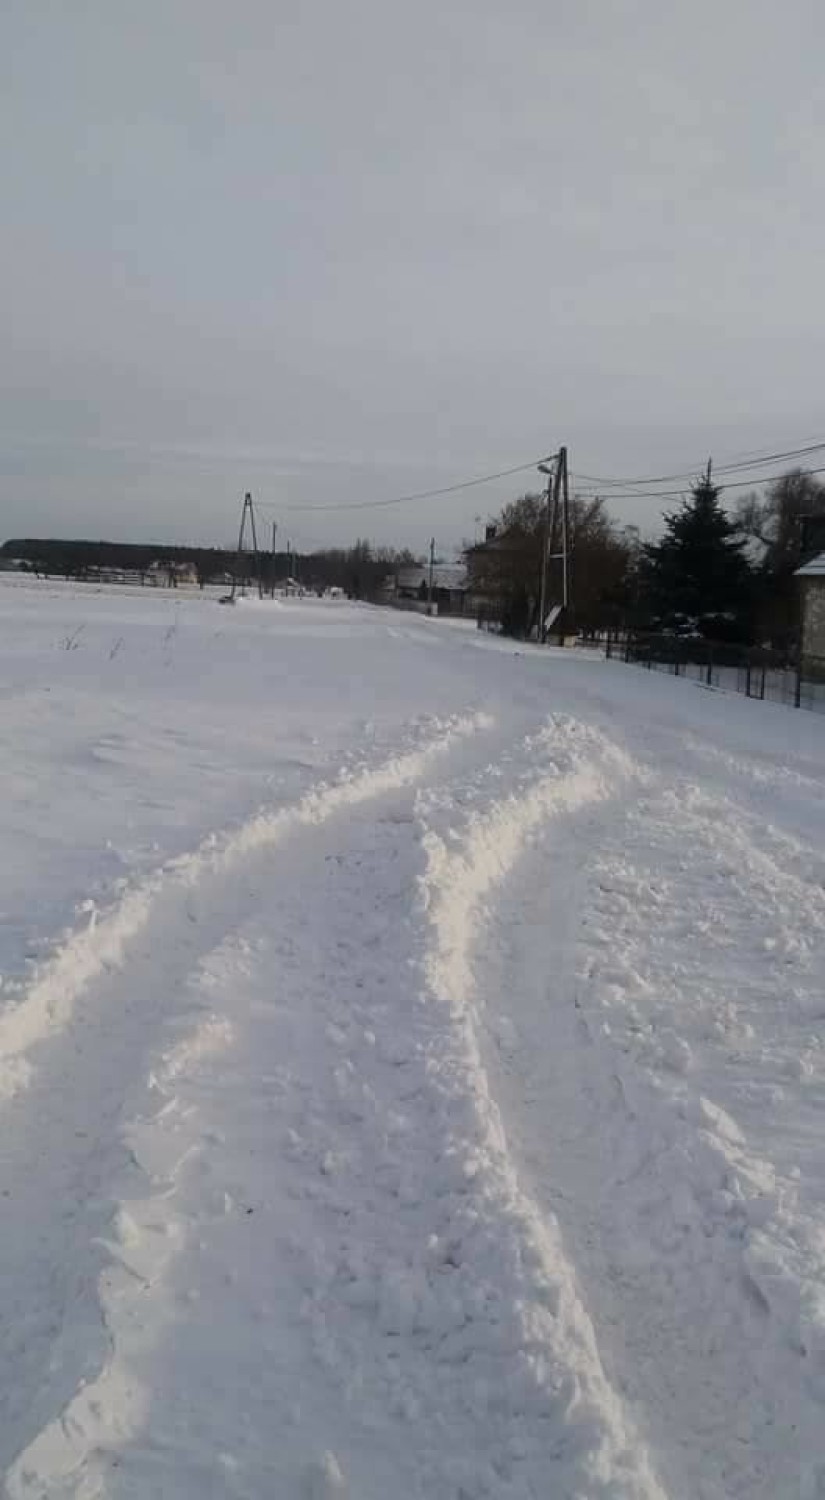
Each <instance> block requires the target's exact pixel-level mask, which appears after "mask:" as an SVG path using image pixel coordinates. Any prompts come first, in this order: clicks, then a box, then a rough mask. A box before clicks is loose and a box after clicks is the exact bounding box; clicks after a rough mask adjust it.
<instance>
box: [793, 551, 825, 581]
mask: <svg viewBox="0 0 825 1500" xmlns="http://www.w3.org/2000/svg"><path fill="white" fill-rule="evenodd" d="M796 576H797V578H825V552H820V553H818V554H817V556H816V557H811V558H809V559H808V561H807V562H806V563H803V565H802V567H801V568H797V570H796Z"/></svg>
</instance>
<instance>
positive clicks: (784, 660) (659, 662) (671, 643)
mask: <svg viewBox="0 0 825 1500" xmlns="http://www.w3.org/2000/svg"><path fill="white" fill-rule="evenodd" d="M605 654H606V655H607V657H608V658H610V659H613V660H617V661H625V662H634V663H635V664H636V665H637V666H641V667H647V668H648V670H649V671H656V672H669V673H671V674H672V675H673V676H675V677H688V678H691V679H692V680H693V681H694V682H702V683H704V684H705V686H706V687H712V688H723V689H725V690H726V691H727V692H733V693H744V695H745V697H747V698H759V699H761V700H763V701H766V702H770V703H785V704H788V705H789V706H790V707H792V708H808V709H813V710H814V711H818V712H819V713H825V657H821V656H803V657H799V658H797V659H796V660H792V659H790V658H789V657H788V655H787V653H785V652H781V651H772V650H769V649H767V648H766V647H763V646H735V645H731V644H730V643H728V642H726V641H706V640H701V639H688V638H684V637H681V636H671V635H649V634H645V633H639V632H627V633H619V634H608V635H607V637H606V642H605Z"/></svg>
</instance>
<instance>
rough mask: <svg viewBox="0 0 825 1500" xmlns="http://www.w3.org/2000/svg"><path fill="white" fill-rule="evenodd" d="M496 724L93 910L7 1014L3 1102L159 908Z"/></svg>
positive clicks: (456, 735)
mask: <svg viewBox="0 0 825 1500" xmlns="http://www.w3.org/2000/svg"><path fill="white" fill-rule="evenodd" d="M492 722H493V721H492V720H491V719H490V718H488V717H487V716H486V715H484V714H475V715H471V716H467V717H464V718H461V717H456V718H455V719H454V720H453V721H452V722H448V724H447V726H446V728H445V730H444V732H443V733H442V734H440V735H438V736H436V737H435V738H434V739H433V740H432V742H431V743H429V744H425V745H423V746H421V747H420V748H417V749H415V750H412V751H409V752H407V753H406V754H400V755H397V756H395V757H393V758H391V759H390V760H388V761H386V762H385V763H384V764H383V765H381V766H379V767H377V768H376V767H373V768H369V769H367V770H363V771H360V772H357V773H356V774H354V775H350V776H348V777H347V778H346V779H342V780H340V781H339V782H337V783H334V784H333V785H331V786H321V787H318V788H315V789H313V790H312V791H310V792H309V793H308V794H307V795H306V796H305V797H304V798H302V800H301V801H300V802H299V803H298V804H297V805H296V806H293V807H285V808H280V809H278V810H277V811H275V812H269V811H261V812H258V813H256V814H255V815H254V816H253V817H251V818H249V819H248V820H247V821H246V822H245V823H243V824H242V825H241V827H240V828H238V829H236V830H234V831H233V832H231V833H229V834H225V835H223V836H221V835H215V834H212V835H210V836H209V837H208V838H206V839H205V840H204V841H203V842H202V843H201V844H200V846H199V847H198V848H197V849H196V850H195V851H194V852H193V853H191V854H186V855H183V856H180V857H178V858H177V859H173V860H171V861H170V862H169V863H168V864H167V865H165V866H164V867H163V868H162V869H161V870H159V871H157V872H155V873H154V874H152V875H150V876H149V877H148V878H147V879H145V880H143V881H142V882H141V883H140V884H139V885H138V886H136V887H135V888H134V889H133V890H130V891H127V892H126V893H125V894H124V895H123V896H122V897H121V898H120V900H119V901H118V902H117V903H116V904H115V905H114V906H113V907H111V908H110V909H109V910H108V911H106V912H104V913H103V914H98V913H97V912H96V911H93V912H92V917H91V921H90V923H89V925H88V927H86V928H83V929H81V930H80V931H79V932H76V933H74V934H73V935H72V936H71V937H70V938H69V939H68V941H67V942H65V943H64V944H63V946H62V947H61V948H60V949H59V950H58V952H57V953H56V954H55V955H54V956H53V958H52V959H51V960H50V961H49V962H48V963H47V964H46V965H45V966H44V968H43V970H42V972H41V973H40V974H39V975H38V976H37V977H36V978H35V980H34V982H33V983H32V985H31V986H30V987H29V989H28V991H27V992H26V994H25V995H24V997H23V998H22V999H21V1000H19V1001H17V1002H15V1003H14V1004H13V1005H10V1006H8V1007H6V1008H5V1009H3V1010H2V1011H0V1100H2V1099H3V1098H9V1097H12V1096H13V1095H14V1094H15V1093H17V1092H18V1090H19V1089H21V1088H24V1087H26V1085H27V1083H28V1081H29V1077H30V1069H29V1065H28V1062H27V1059H26V1056H25V1054H26V1053H27V1052H28V1051H29V1049H30V1048H31V1047H32V1046H33V1045H34V1044H35V1043H37V1042H39V1041H42V1040H43V1039H44V1038H47V1037H49V1036H51V1035H53V1034H54V1033H55V1031H57V1030H59V1029H61V1028H63V1027H65V1026H66V1025H67V1023H68V1022H69V1020H70V1019H71V1016H72V1012H73V1010H74V1007H75V1005H76V1003H77V1001H78V998H79V997H80V996H81V995H82V994H83V993H84V991H86V990H87V989H88V987H89V986H90V985H91V984H92V983H94V981H96V980H98V979H100V978H101V977H102V976H111V975H114V974H115V973H116V972H117V971H118V970H119V969H121V968H122V967H123V965H124V964H125V963H126V961H127V959H128V956H129V954H130V952H131V950H132V948H133V946H134V943H135V940H136V939H137V938H138V937H139V936H140V935H141V934H142V933H143V932H144V931H145V929H146V928H147V926H148V924H149V922H150V920H151V918H152V916H153V913H154V912H155V910H156V909H157V907H158V905H159V904H161V903H163V902H166V901H168V900H175V899H180V897H181V896H182V895H183V896H185V894H186V893H187V892H192V891H197V889H198V887H199V886H200V885H201V884H202V883H203V882H204V881H205V880H208V879H209V878H210V877H215V876H220V875H223V876H229V875H231V874H232V872H233V871H236V870H241V869H242V868H243V866H244V864H245V863H246V861H248V859H249V858H250V857H251V856H252V855H254V854H256V853H259V852H263V851H264V850H266V849H270V848H272V847H273V846H275V845H276V844H278V843H279V842H280V841H281V840H283V839H285V838H286V837H287V836H288V835H289V834H290V833H292V832H293V831H295V830H296V829H298V828H301V827H310V826H312V825H314V824H317V823H319V822H322V821H323V820H324V819H325V818H328V817H331V816H332V815H333V814H334V813H336V812H338V811H340V810H341V809H343V808H345V807H347V806H355V805H357V804H358V803H361V802H363V801H365V800H368V799H369V798H372V797H379V796H381V795H382V794H383V793H385V792H387V791H391V790H392V789H394V788H396V787H401V786H404V785H405V784H406V783H408V782H409V781H412V780H414V779H415V778H417V777H420V776H422V775H423V774H424V772H425V771H426V770H427V768H428V766H429V765H430V764H431V762H432V760H433V758H434V757H437V756H438V755H440V754H442V753H443V752H444V751H446V750H448V749H449V748H450V746H451V745H454V744H456V743H457V742H459V741H460V740H461V739H463V738H466V737H467V736H470V735H472V734H474V733H476V732H477V731H478V730H480V729H489V728H491V727H492Z"/></svg>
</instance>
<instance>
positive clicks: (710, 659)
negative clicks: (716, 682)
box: [705, 644, 713, 687]
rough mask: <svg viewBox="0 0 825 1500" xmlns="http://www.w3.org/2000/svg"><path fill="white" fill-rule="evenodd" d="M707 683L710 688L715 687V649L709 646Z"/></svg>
mask: <svg viewBox="0 0 825 1500" xmlns="http://www.w3.org/2000/svg"><path fill="white" fill-rule="evenodd" d="M705 681H706V683H707V685H708V687H713V647H712V646H711V645H710V644H708V667H707V675H706V677H705Z"/></svg>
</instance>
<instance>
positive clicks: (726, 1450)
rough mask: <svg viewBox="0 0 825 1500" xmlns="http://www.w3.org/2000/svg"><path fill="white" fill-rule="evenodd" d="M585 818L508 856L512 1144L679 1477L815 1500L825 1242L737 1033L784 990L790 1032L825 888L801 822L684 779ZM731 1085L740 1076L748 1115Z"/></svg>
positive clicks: (655, 1439) (494, 964)
mask: <svg viewBox="0 0 825 1500" xmlns="http://www.w3.org/2000/svg"><path fill="white" fill-rule="evenodd" d="M579 833H580V831H579V830H577V832H576V836H575V837H568V838H566V839H565V838H563V839H562V841H561V844H560V846H559V845H556V844H554V845H553V846H552V847H551V846H549V845H545V844H542V845H540V846H539V847H537V849H536V851H535V852H534V853H533V854H531V856H530V858H529V859H528V860H527V862H526V864H525V866H523V867H522V868H521V869H520V870H519V871H517V872H516V873H515V879H514V880H513V882H512V884H511V885H510V886H508V887H507V888H506V889H505V891H504V892H503V900H502V902H501V904H500V905H499V906H498V907H497V909H495V910H494V911H492V912H491V913H490V920H489V927H490V930H489V932H488V933H487V934H486V937H485V940H484V941H483V943H482V948H481V953H480V956H479V961H478V965H477V972H478V974H479V976H483V980H481V988H482V994H483V995H484V996H486V998H487V1002H488V1021H487V1037H486V1048H485V1050H486V1055H487V1057H488V1059H489V1066H490V1067H491V1070H492V1073H493V1076H494V1077H495V1078H496V1079H497V1092H498V1095H499V1097H500V1098H501V1100H502V1106H503V1108H504V1111H505V1121H506V1124H507V1126H508V1129H509V1131H510V1133H511V1137H512V1138H513V1140H514V1142H515V1146H514V1149H515V1152H516V1155H517V1156H518V1158H519V1160H520V1161H521V1162H523V1163H524V1167H525V1171H526V1173H527V1174H528V1175H529V1178H530V1180H531V1182H532V1183H533V1185H534V1190H535V1191H536V1192H538V1194H539V1196H540V1198H541V1200H542V1201H543V1202H544V1203H546V1204H547V1205H548V1206H549V1207H550V1208H552V1209H554V1210H555V1211H556V1212H557V1213H558V1215H559V1218H560V1220H561V1223H562V1231H563V1234H564V1236H565V1239H566V1240H567V1242H568V1243H569V1244H570V1245H571V1248H572V1251H573V1254H574V1258H575V1262H576V1265H577V1267H578V1269H579V1274H580V1278H581V1280H582V1283H583V1285H584V1287H585V1292H586V1297H587V1302H588V1305H589V1307H590V1308H591V1309H592V1311H593V1315H594V1318H595V1323H596V1329H597V1335H598V1337H599V1340H600V1344H601V1347H602V1351H603V1355H604V1359H605V1363H606V1367H607V1370H608V1374H609V1376H610V1379H611V1382H612V1384H613V1385H614V1387H615V1388H617V1389H618V1390H619V1391H620V1392H621V1393H622V1394H623V1396H624V1397H625V1399H626V1400H627V1401H628V1403H629V1405H630V1407H631V1410H633V1411H636V1412H638V1420H639V1422H640V1425H641V1426H642V1428H643V1430H644V1431H645V1433H646V1434H647V1435H648V1436H649V1439H650V1441H651V1442H652V1445H653V1450H654V1452H655V1454H656V1455H657V1464H658V1467H659V1469H660V1472H661V1474H662V1477H663V1479H664V1482H665V1483H666V1485H667V1486H668V1487H669V1491H670V1493H671V1494H672V1495H673V1496H674V1497H675V1496H679V1500H732V1497H734V1496H737V1497H738V1496H742V1497H743V1500H744V1497H748V1500H753V1497H755V1496H760V1497H762V1496H764V1497H765V1500H774V1497H775V1496H777V1495H780V1494H781V1495H783V1496H785V1495H796V1494H801V1495H805V1496H806V1497H808V1496H815V1495H817V1494H818V1493H819V1490H818V1488H817V1486H818V1485H820V1484H821V1482H822V1475H823V1473H825V1470H823V1468H822V1460H823V1457H825V1452H824V1451H823V1442H822V1438H821V1402H822V1398H823V1393H825V1382H824V1381H823V1369H825V1364H824V1363H823V1360H822V1355H821V1350H822V1347H823V1340H822V1328H823V1326H825V1323H823V1318H822V1311H821V1295H820V1294H819V1293H816V1295H813V1296H812V1293H814V1292H815V1288H816V1285H817V1283H818V1284H819V1285H821V1267H822V1259H821V1244H822V1243H823V1240H822V1237H821V1231H818V1232H817V1235H818V1237H819V1248H818V1249H817V1245H816V1240H817V1235H814V1236H813V1237H810V1236H809V1235H808V1233H807V1230H806V1228H805V1225H804V1221H803V1219H800V1217H798V1211H797V1203H796V1199H797V1196H798V1184H795V1183H794V1182H793V1181H792V1180H790V1177H789V1174H788V1171H787V1166H788V1163H787V1162H786V1163H785V1170H778V1169H776V1168H775V1167H774V1166H773V1165H772V1164H771V1163H770V1162H769V1161H767V1160H766V1159H765V1156H764V1151H763V1149H762V1148H763V1146H764V1144H765V1142H766V1140H767V1141H768V1142H773V1144H774V1146H776V1145H777V1144H779V1143H780V1142H782V1143H783V1144H784V1146H785V1147H787V1146H788V1144H789V1141H790V1139H791V1135H792V1128H793V1117H792V1116H791V1117H789V1119H788V1120H787V1121H786V1122H785V1123H784V1124H783V1123H780V1122H779V1118H778V1115H777V1110H779V1111H780V1112H781V1107H782V1100H781V1095H782V1089H781V1087H780V1088H779V1089H775V1087H774V1086H775V1085H776V1084H777V1083H779V1082H781V1071H782V1068H783V1067H784V1066H785V1061H787V1062H788V1064H790V1061H791V1059H790V1058H788V1059H784V1057H783V1058H779V1057H777V1055H776V1046H775V1041H776V1039H771V1038H770V1037H769V1036H768V1035H767V1034H763V1035H761V1036H760V1035H759V1034H757V1035H756V1036H755V1037H754V1038H753V1039H752V1041H751V1043H749V1042H748V1040H747V1030H746V1029H744V1027H743V1025H742V1024H741V1023H740V1024H739V1025H737V1023H736V1021H735V1017H734V1014H733V1013H734V1011H735V1010H736V1009H738V1008H740V1007H741V1008H742V1011H743V1015H742V1017H741V1022H744V1019H745V1016H748V1017H749V1019H750V1021H752V1022H753V1023H754V1025H755V1024H756V1021H757V1018H758V1017H759V1016H761V1018H762V1021H763V1022H764V1023H765V1024H766V1025H767V1026H768V1027H770V1026H771V1025H772V1024H773V1023H774V1021H775V1024H776V1028H777V1037H778V1036H779V1035H780V1033H783V1032H784V1029H785V1028H786V1027H787V1025H788V1021H789V1007H788V1001H789V1000H790V998H791V995H792V994H793V993H794V992H798V993H797V1000H798V1001H799V1002H800V1014H799V1021H800V1023H801V1026H802V1028H803V1029H804V1018H805V1004H806V1002H805V998H804V995H803V994H802V991H803V990H804V989H805V988H806V987H810V986H812V985H813V986H814V987H815V985H816V975H817V973H818V972H819V973H821V968H818V966H817V951H818V950H819V949H821V943H822V935H823V926H822V914H823V905H822V893H821V890H820V889H817V883H816V880H815V878H813V879H812V878H811V876H812V869H811V866H810V864H806V860H805V851H804V850H803V849H802V848H801V846H800V845H799V843H798V841H797V840H796V839H794V838H787V837H785V836H784V835H783V834H781V833H779V832H778V831H777V830H771V829H770V828H769V827H768V828H766V827H765V825H764V823H763V824H762V825H761V826H760V825H759V824H758V823H757V822H756V820H754V819H753V818H752V817H749V816H747V815H746V814H745V813H744V812H743V810H742V808H741V807H739V806H738V804H737V803H736V802H735V801H734V800H732V799H730V798H720V797H718V796H716V795H714V796H708V795H707V794H706V793H704V792H703V791H701V790H699V789H697V788H696V787H695V786H693V785H692V784H690V783H689V782H688V781H685V782H684V784H681V783H680V784H676V785H674V784H672V783H671V782H669V781H667V780H665V779H663V778H661V777H659V778H655V777H652V776H651V775H649V774H648V775H646V777H645V781H644V786H643V790H642V795H641V796H635V797H633V798H632V799H629V801H628V805H627V807H626V808H625V809H614V810H613V812H612V814H611V816H610V817H609V818H608V819H607V820H606V822H605V821H602V820H601V819H599V820H598V821H595V820H594V827H593V829H592V831H591V833H590V835H589V836H585V837H580V836H579ZM809 853H810V856H811V860H812V862H813V864H814V866H815V865H816V863H817V859H818V855H817V853H816V851H814V850H813V849H812V850H810V851H809ZM806 892H807V897H806V894H805V893H806ZM789 920H790V921H791V922H792V925H793V927H794V929H795V931H794V932H790V931H787V932H786V934H785V935H786V938H787V944H786V946H785V948H784V949H783V947H782V944H781V942H779V943H777V941H776V937H777V936H778V935H779V932H781V931H782V930H783V928H784V927H786V926H787V923H788V921H789ZM763 938H766V939H768V941H767V943H764V942H763V941H762V939H763ZM749 954H750V955H751V961H750V963H748V955H749ZM789 961H790V963H791V966H792V967H791V969H790V970H789V967H788V963H789ZM794 966H795V969H794ZM805 976H807V979H806V977H805ZM508 997H512V999H511V1000H510V1003H509V1004H508ZM809 998H810V1001H811V1002H813V1000H814V993H813V989H812V990H811V993H810V997H809ZM502 1007H503V1008H504V1010H505V1012H506V1015H505V1017H501V1015H500V1014H499V1012H500V1010H501V1008H502ZM792 1008H793V1005H791V1007H790V1009H791V1010H792ZM717 1025H718V1027H719V1031H718V1033H717V1032H716V1029H715V1028H716V1027H717ZM786 1043H787V1038H786ZM717 1044H718V1051H717V1053H714V1047H715V1046H717ZM728 1049H730V1050H728ZM714 1056H715V1061H714ZM777 1062H778V1063H779V1064H780V1078H779V1079H777V1077H776V1076H774V1077H773V1078H772V1079H770V1078H769V1076H766V1078H765V1079H764V1080H763V1081H762V1082H761V1083H760V1081H759V1079H758V1072H759V1068H760V1067H762V1068H765V1069H766V1071H767V1075H770V1071H771V1067H772V1066H773V1064H775V1063H777ZM768 1083H770V1087H767V1085H768ZM737 1088H739V1089H740V1090H741V1097H742V1101H743V1105H744V1101H745V1099H746V1098H748V1097H749V1096H750V1095H751V1094H752V1096H753V1097H752V1100H751V1103H752V1105H754V1106H755V1109H752V1110H750V1111H749V1114H750V1119H751V1124H750V1125H749V1129H748V1132H743V1131H742V1130H741V1129H740V1127H739V1124H738V1122H737V1121H735V1120H734V1119H733V1118H731V1114H730V1110H731V1107H732V1106H731V1103H730V1100H731V1097H732V1094H733V1092H734V1090H735V1089H737ZM708 1094H709V1095H710V1097H707V1095H708ZM719 1098H721V1100H722V1102H723V1105H724V1107H719V1105H718V1104H717V1103H714V1102H712V1101H713V1100H716V1099H719ZM771 1100H773V1102H772V1103H771ZM790 1102H791V1101H789V1103H790ZM733 1113H734V1114H735V1115H740V1111H739V1110H738V1109H737V1108H736V1107H735V1106H733ZM760 1116H762V1117H764V1118H763V1120H762V1123H763V1124H764V1129H765V1134H764V1136H762V1137H761V1139H759V1140H758V1142H757V1143H755V1142H754V1139H753V1137H752V1136H750V1130H751V1128H752V1127H753V1126H756V1124H757V1122H758V1121H759V1119H760ZM740 1118H741V1116H740ZM818 1133H819V1132H818V1128H817V1130H816V1131H815V1132H814V1134H813V1136H812V1140H811V1144H813V1141H814V1140H815V1139H816V1137H817V1136H818ZM749 1136H750V1138H749ZM804 1175H805V1174H804V1173H803V1179H804ZM815 1196H817V1194H816V1191H815ZM806 1242H807V1248H806Z"/></svg>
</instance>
